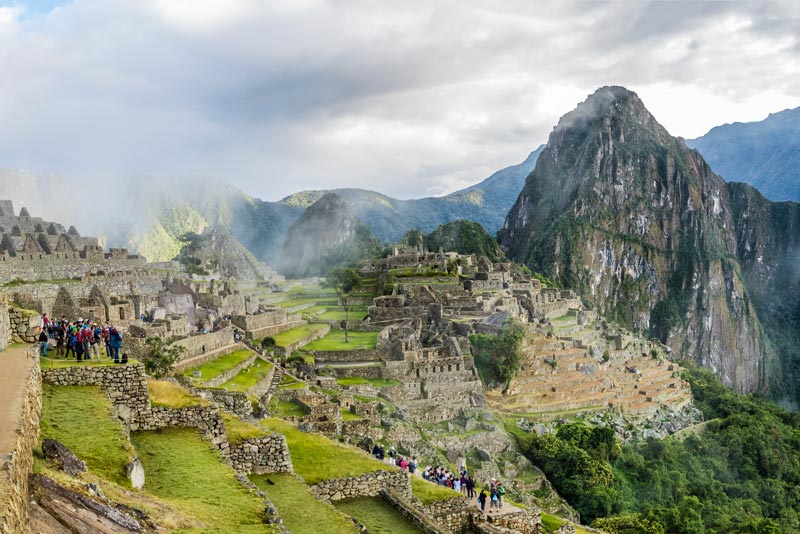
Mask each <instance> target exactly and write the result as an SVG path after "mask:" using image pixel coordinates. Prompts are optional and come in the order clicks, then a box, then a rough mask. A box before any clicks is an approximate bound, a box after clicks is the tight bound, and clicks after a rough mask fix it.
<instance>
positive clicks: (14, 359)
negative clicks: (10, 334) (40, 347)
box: [0, 345, 36, 457]
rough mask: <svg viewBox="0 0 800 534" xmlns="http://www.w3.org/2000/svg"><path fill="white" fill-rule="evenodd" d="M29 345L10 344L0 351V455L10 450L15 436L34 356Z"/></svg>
mask: <svg viewBox="0 0 800 534" xmlns="http://www.w3.org/2000/svg"><path fill="white" fill-rule="evenodd" d="M34 350H35V349H32V348H31V347H30V346H29V345H12V346H10V347H9V348H7V349H6V350H4V351H2V352H0V457H2V456H3V455H5V454H8V453H10V452H11V449H12V448H13V447H14V444H15V443H16V438H17V431H16V430H17V418H18V417H19V415H20V413H19V412H20V409H21V403H22V397H23V393H24V392H25V386H26V384H27V381H28V376H29V374H30V372H31V367H33V365H35V363H36V356H35V355H29V351H31V353H33V351H34Z"/></svg>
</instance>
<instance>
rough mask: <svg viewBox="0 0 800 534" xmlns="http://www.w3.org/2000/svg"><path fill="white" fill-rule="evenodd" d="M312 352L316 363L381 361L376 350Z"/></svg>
mask: <svg viewBox="0 0 800 534" xmlns="http://www.w3.org/2000/svg"><path fill="white" fill-rule="evenodd" d="M313 352H314V361H315V362H317V363H342V362H378V361H381V357H380V354H378V351H377V350H325V351H313Z"/></svg>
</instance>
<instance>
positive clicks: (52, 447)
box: [42, 438, 86, 477]
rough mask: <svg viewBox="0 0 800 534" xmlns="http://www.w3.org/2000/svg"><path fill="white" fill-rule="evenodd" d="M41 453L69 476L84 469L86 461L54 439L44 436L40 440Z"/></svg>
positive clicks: (75, 474)
mask: <svg viewBox="0 0 800 534" xmlns="http://www.w3.org/2000/svg"><path fill="white" fill-rule="evenodd" d="M42 454H44V457H45V458H47V459H48V460H52V461H53V462H54V463H55V464H56V465H57V466H58V468H59V469H61V470H62V471H64V472H65V473H66V474H68V475H69V476H71V477H74V476H78V474H79V473H83V472H85V471H86V462H84V461H83V460H81V459H80V458H78V457H77V456H75V454H74V453H73V452H72V451H71V450H69V449H68V448H67V447H66V446H65V445H64V444H63V443H60V442H58V441H56V440H54V439H50V438H45V440H44V441H43V442H42Z"/></svg>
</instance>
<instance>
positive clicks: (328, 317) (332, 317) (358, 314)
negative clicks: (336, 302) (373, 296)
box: [319, 310, 367, 321]
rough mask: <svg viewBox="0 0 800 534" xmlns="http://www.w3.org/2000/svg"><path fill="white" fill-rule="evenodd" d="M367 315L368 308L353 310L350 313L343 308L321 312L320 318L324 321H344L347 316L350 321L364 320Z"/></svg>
mask: <svg viewBox="0 0 800 534" xmlns="http://www.w3.org/2000/svg"><path fill="white" fill-rule="evenodd" d="M345 316H346V317H345ZM366 316H367V310H352V311H351V312H350V313H349V314H346V313H345V312H344V311H342V310H334V311H327V312H325V313H323V314H321V315H320V316H319V318H320V319H321V320H323V321H344V320H345V318H347V319H348V320H350V321H363V320H364V317H366Z"/></svg>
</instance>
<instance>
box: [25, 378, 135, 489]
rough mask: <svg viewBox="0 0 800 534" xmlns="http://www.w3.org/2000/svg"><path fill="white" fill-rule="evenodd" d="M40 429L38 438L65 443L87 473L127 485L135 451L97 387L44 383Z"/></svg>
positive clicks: (128, 486)
mask: <svg viewBox="0 0 800 534" xmlns="http://www.w3.org/2000/svg"><path fill="white" fill-rule="evenodd" d="M41 431H42V433H41V439H44V438H52V439H55V440H58V441H60V442H61V443H63V444H64V445H66V446H67V447H68V448H69V449H70V450H71V451H72V452H74V453H75V454H76V455H77V456H78V458H80V459H81V460H83V461H85V462H86V465H87V467H88V468H89V472H91V473H94V474H95V475H98V476H100V477H102V478H104V479H107V480H110V481H111V482H114V483H115V484H119V485H120V486H123V487H126V488H130V482H129V481H128V478H127V476H126V474H125V464H126V463H128V462H130V461H131V459H132V458H133V457H134V456H136V454H135V453H134V451H133V450H132V447H131V446H130V444H129V443H128V441H127V440H126V439H125V431H124V429H123V428H122V426H121V425H120V424H119V423H118V422H117V421H116V419H115V418H114V416H113V415H112V407H111V400H110V399H109V398H108V397H107V396H106V394H105V393H103V392H102V391H100V388H99V387H96V386H53V385H51V384H43V385H42V422H41ZM37 456H39V457H41V450H39V451H38V453H37Z"/></svg>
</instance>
